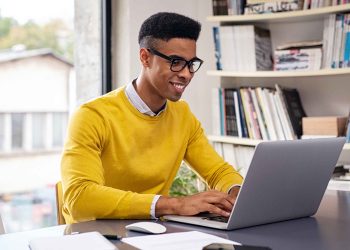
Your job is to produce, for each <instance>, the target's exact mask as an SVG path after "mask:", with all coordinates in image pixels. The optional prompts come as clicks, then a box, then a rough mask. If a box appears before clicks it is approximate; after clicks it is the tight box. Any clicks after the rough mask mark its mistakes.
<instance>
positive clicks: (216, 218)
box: [202, 214, 228, 223]
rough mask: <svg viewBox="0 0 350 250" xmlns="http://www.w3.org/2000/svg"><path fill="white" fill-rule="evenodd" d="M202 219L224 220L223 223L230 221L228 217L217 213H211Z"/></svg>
mask: <svg viewBox="0 0 350 250" xmlns="http://www.w3.org/2000/svg"><path fill="white" fill-rule="evenodd" d="M202 219H203V220H213V221H218V222H223V223H227V222H228V217H224V216H220V215H215V214H211V215H208V216H205V217H203V218H202Z"/></svg>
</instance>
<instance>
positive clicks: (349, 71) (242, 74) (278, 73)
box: [207, 68, 350, 78]
mask: <svg viewBox="0 0 350 250" xmlns="http://www.w3.org/2000/svg"><path fill="white" fill-rule="evenodd" d="M207 74H208V75H210V76H222V77H241V78H243V77H247V78H248V77H249V78H255V77H259V78H261V77H266V78H279V77H308V76H310V77H312V76H334V75H346V74H349V75H350V68H341V69H321V70H316V71H254V72H251V71H249V72H238V71H225V70H210V71H208V72H207Z"/></svg>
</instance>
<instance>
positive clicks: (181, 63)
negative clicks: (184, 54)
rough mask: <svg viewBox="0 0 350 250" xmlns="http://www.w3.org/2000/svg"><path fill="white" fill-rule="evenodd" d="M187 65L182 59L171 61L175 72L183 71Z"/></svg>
mask: <svg viewBox="0 0 350 250" xmlns="http://www.w3.org/2000/svg"><path fill="white" fill-rule="evenodd" d="M185 66H186V61H185V60H182V59H173V60H172V61H171V70H172V71H174V72H178V71H181V70H182V69H183V68H184V67H185Z"/></svg>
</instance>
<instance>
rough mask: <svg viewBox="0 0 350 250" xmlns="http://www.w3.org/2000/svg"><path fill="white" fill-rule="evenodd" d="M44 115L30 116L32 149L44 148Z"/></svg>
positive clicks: (35, 114)
mask: <svg viewBox="0 0 350 250" xmlns="http://www.w3.org/2000/svg"><path fill="white" fill-rule="evenodd" d="M45 135H46V114H45V113H34V114H33V115H32V143H33V144H32V147H33V149H43V148H45Z"/></svg>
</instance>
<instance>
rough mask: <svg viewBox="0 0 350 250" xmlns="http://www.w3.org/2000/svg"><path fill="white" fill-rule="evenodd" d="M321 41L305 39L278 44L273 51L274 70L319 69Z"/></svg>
mask: <svg viewBox="0 0 350 250" xmlns="http://www.w3.org/2000/svg"><path fill="white" fill-rule="evenodd" d="M321 46H322V42H319V41H305V42H297V43H289V44H286V45H282V46H278V47H277V49H276V50H275V53H274V62H275V64H274V70H276V71H286V70H319V69H320V68H321V61H322V50H321Z"/></svg>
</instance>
